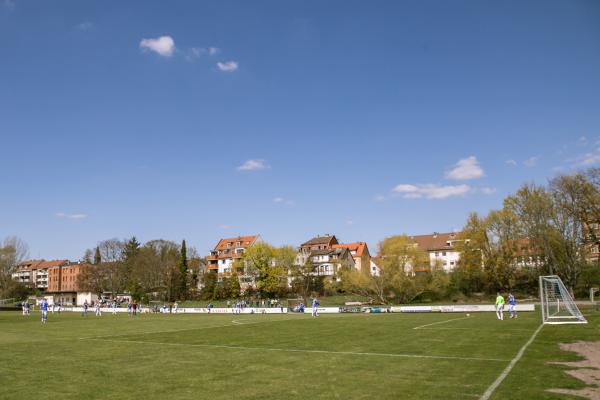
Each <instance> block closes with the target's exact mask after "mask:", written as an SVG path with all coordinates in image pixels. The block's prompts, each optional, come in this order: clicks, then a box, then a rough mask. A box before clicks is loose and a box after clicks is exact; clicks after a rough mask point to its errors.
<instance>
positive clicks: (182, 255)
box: [177, 239, 189, 299]
mask: <svg viewBox="0 0 600 400" xmlns="http://www.w3.org/2000/svg"><path fill="white" fill-rule="evenodd" d="M177 267H178V269H179V271H178V272H179V273H178V278H179V285H178V286H179V287H178V293H177V295H178V297H179V298H180V299H185V298H187V295H188V278H189V277H188V275H189V271H188V260H187V249H186V246H185V239H184V240H183V241H182V242H181V250H180V251H179V261H178V263H177Z"/></svg>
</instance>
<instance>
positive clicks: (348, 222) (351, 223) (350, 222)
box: [346, 219, 354, 225]
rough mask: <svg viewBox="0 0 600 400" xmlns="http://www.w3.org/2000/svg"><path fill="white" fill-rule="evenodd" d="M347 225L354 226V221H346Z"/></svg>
mask: <svg viewBox="0 0 600 400" xmlns="http://www.w3.org/2000/svg"><path fill="white" fill-rule="evenodd" d="M346 225H354V221H353V220H351V219H347V220H346Z"/></svg>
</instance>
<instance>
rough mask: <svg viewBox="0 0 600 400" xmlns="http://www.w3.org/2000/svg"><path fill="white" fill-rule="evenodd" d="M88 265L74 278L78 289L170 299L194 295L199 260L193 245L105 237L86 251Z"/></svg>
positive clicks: (84, 260)
mask: <svg viewBox="0 0 600 400" xmlns="http://www.w3.org/2000/svg"><path fill="white" fill-rule="evenodd" d="M83 262H84V263H86V264H91V265H92V266H91V267H90V268H84V269H83V270H82V272H81V274H80V275H79V277H78V285H79V288H80V290H85V291H90V292H93V293H97V294H101V293H105V292H110V293H111V294H112V295H113V296H114V295H117V294H118V293H130V294H131V295H132V297H133V298H134V299H136V300H141V301H148V300H164V301H174V300H181V299H187V298H191V297H194V296H197V286H198V279H199V273H200V264H201V260H200V258H199V257H198V255H197V252H196V250H195V249H194V248H191V249H188V248H187V246H186V242H185V240H183V241H182V243H181V244H177V243H175V242H172V241H169V240H162V239H159V240H150V241H148V242H146V243H145V244H143V245H142V244H141V243H140V242H138V240H137V239H136V237H135V236H134V237H132V238H130V239H127V240H119V239H109V240H104V241H102V242H100V243H99V244H98V246H97V247H96V248H95V249H88V250H86V252H85V254H84V256H83Z"/></svg>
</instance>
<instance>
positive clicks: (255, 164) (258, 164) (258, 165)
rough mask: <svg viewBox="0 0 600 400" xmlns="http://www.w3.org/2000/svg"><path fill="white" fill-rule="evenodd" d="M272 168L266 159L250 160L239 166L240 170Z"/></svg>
mask: <svg viewBox="0 0 600 400" xmlns="http://www.w3.org/2000/svg"><path fill="white" fill-rule="evenodd" d="M267 168H270V166H269V165H268V164H267V162H266V161H265V160H262V159H256V160H248V161H246V162H245V163H243V164H242V165H240V166H239V167H237V170H238V171H260V170H262V169H267Z"/></svg>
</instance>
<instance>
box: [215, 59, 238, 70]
mask: <svg viewBox="0 0 600 400" xmlns="http://www.w3.org/2000/svg"><path fill="white" fill-rule="evenodd" d="M217 67H218V68H219V70H220V71H223V72H234V71H236V70H237V69H238V67H239V63H238V62H237V61H226V62H218V63H217Z"/></svg>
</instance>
